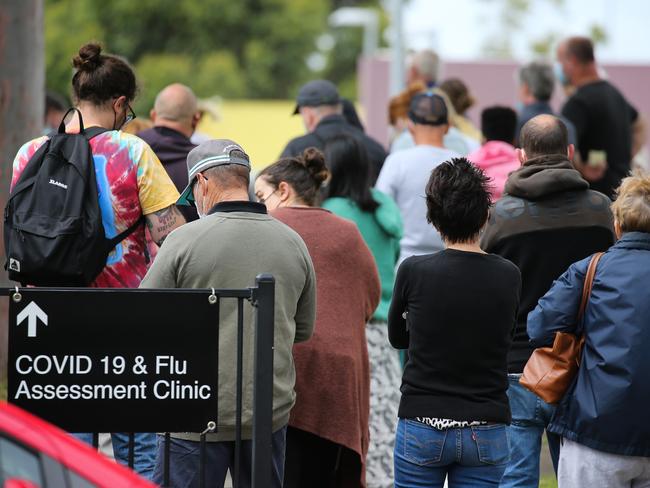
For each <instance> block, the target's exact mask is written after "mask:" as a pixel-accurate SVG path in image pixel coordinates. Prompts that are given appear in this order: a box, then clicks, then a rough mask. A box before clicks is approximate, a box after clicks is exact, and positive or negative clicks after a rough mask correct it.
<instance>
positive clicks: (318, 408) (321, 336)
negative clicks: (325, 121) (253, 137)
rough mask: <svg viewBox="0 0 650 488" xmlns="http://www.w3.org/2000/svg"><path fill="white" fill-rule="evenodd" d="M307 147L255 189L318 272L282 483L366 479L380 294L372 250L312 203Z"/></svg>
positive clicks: (315, 153)
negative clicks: (373, 334) (371, 330)
mask: <svg viewBox="0 0 650 488" xmlns="http://www.w3.org/2000/svg"><path fill="white" fill-rule="evenodd" d="M328 176H329V173H328V170H327V167H326V166H325V160H324V156H323V153H321V152H320V151H319V150H317V149H315V148H309V149H306V150H305V151H304V153H303V154H302V155H301V156H299V157H294V158H287V159H281V160H280V161H278V162H276V163H274V164H272V165H271V166H269V167H268V168H266V169H264V170H263V171H262V172H261V173H260V175H259V176H258V178H257V180H256V182H255V195H256V196H257V200H258V201H259V202H262V203H265V204H266V206H267V207H268V209H269V210H270V211H271V215H273V216H274V217H275V218H277V219H278V220H280V221H282V222H284V223H285V224H287V225H288V226H289V227H291V228H292V229H294V230H295V231H296V232H297V233H298V234H299V235H300V236H301V237H302V238H303V240H304V241H305V244H307V249H308V250H309V253H310V255H311V258H312V260H313V262H314V268H315V270H316V283H317V284H316V290H317V300H316V303H317V309H316V324H315V328H314V335H313V336H312V338H311V339H310V340H309V341H307V342H305V343H302V344H296V345H295V346H294V348H293V354H294V361H295V366H296V386H295V389H296V404H295V406H294V407H293V409H292V411H291V417H290V419H289V428H288V429H287V449H286V461H285V475H284V476H285V481H284V486H285V487H290V488H293V487H304V486H310V487H321V486H322V487H334V486H336V487H360V486H366V483H365V461H366V454H367V451H368V415H369V409H370V372H369V365H368V349H367V345H366V333H365V329H366V323H367V321H368V320H369V319H370V318H371V317H372V315H373V313H374V311H375V309H376V308H377V305H378V304H379V299H380V296H381V285H380V282H379V276H378V273H377V267H376V265H375V261H374V259H373V256H372V254H371V252H370V250H369V249H368V246H366V244H365V242H364V240H363V237H362V236H361V234H360V233H359V231H358V230H357V227H356V225H355V224H354V223H353V222H350V221H348V220H344V219H342V218H340V217H337V216H335V215H333V214H332V213H331V212H330V211H328V210H325V209H323V208H318V207H315V205H316V204H317V200H318V196H319V193H320V188H321V185H322V184H323V182H325V180H326V179H327V178H328Z"/></svg>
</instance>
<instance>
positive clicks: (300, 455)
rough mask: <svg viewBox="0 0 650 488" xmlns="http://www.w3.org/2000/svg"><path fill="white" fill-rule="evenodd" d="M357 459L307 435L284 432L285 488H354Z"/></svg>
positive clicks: (357, 481)
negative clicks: (285, 437) (285, 433)
mask: <svg viewBox="0 0 650 488" xmlns="http://www.w3.org/2000/svg"><path fill="white" fill-rule="evenodd" d="M359 486H361V460H360V459H359V455H358V454H357V453H356V452H354V451H352V450H351V449H348V448H347V447H344V446H342V445H340V444H336V443H334V442H331V441H328V440H327V439H323V438H322V437H318V436H317V435H314V434H312V433H310V432H306V431H304V430H300V429H296V428H294V427H288V428H287V450H286V456H285V464H284V488H307V487H308V488H357V487H359Z"/></svg>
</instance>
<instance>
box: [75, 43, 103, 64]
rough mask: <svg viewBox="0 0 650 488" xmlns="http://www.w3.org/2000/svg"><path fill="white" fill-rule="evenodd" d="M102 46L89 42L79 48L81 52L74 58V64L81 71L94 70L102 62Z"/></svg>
mask: <svg viewBox="0 0 650 488" xmlns="http://www.w3.org/2000/svg"><path fill="white" fill-rule="evenodd" d="M101 53H102V47H101V46H100V45H99V44H96V43H92V42H90V43H88V44H85V45H83V46H81V48H79V54H77V55H76V56H75V57H74V58H73V59H72V65H73V66H74V67H75V68H76V69H78V70H79V71H94V70H95V69H97V68H98V67H99V66H100V65H101V64H102V56H101Z"/></svg>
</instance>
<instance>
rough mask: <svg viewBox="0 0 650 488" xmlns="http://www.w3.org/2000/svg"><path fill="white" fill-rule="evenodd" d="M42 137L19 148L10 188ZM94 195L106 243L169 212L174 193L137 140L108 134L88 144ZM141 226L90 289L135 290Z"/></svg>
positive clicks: (143, 261) (143, 263)
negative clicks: (144, 217)
mask: <svg viewBox="0 0 650 488" xmlns="http://www.w3.org/2000/svg"><path fill="white" fill-rule="evenodd" d="M45 141H47V136H44V137H39V138H38V139H34V140H32V141H30V142H28V143H26V144H25V145H23V146H22V147H21V148H20V150H19V151H18V154H17V155H16V159H15V160H14V164H13V175H12V178H11V188H12V189H13V187H14V185H15V184H16V183H17V182H18V178H20V175H21V174H22V172H23V170H24V169H25V166H26V165H27V162H28V161H29V159H30V158H31V157H32V156H33V155H34V153H35V152H36V151H37V150H38V148H39V147H41V145H42V144H43V143H44V142H45ZM90 146H91V148H92V152H93V160H94V163H95V175H96V177H97V189H98V192H99V208H100V210H101V214H102V223H103V225H104V232H105V234H106V238H108V239H111V238H113V237H115V236H117V235H118V234H120V233H121V232H124V231H125V230H126V229H128V228H129V227H130V226H132V225H133V224H135V223H136V222H137V221H138V219H139V218H140V217H141V216H142V215H148V214H151V213H154V212H157V211H158V210H162V209H164V208H167V207H169V206H170V205H172V204H174V203H175V202H176V200H177V199H178V197H179V195H178V191H177V190H176V187H175V186H174V183H173V182H172V181H171V179H170V178H169V176H168V175H167V172H166V171H165V169H164V168H163V166H162V164H161V163H160V161H159V160H158V158H157V157H156V155H155V154H154V152H153V151H152V150H151V148H150V147H149V146H148V145H147V143H146V142H144V141H143V140H142V139H140V138H139V137H136V136H134V135H131V134H127V133H126V132H120V131H116V130H113V131H108V132H104V133H102V134H100V135H98V136H95V137H93V138H92V139H91V140H90ZM145 245H146V243H145V230H144V225H143V226H140V227H138V228H137V229H136V230H135V231H134V232H133V233H132V234H131V235H130V236H129V237H127V238H126V239H124V240H123V241H122V242H121V243H120V244H118V245H117V246H116V247H115V249H113V251H112V252H111V253H110V255H109V256H108V259H107V262H106V267H105V268H104V270H103V271H102V272H101V273H100V274H99V276H98V277H97V279H96V280H95V281H94V282H93V283H92V285H91V286H94V287H102V288H137V287H138V286H139V285H140V281H142V278H144V275H145V274H146V272H147V267H148V263H147V258H146V254H145Z"/></svg>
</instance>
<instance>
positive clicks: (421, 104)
mask: <svg viewBox="0 0 650 488" xmlns="http://www.w3.org/2000/svg"><path fill="white" fill-rule="evenodd" d="M408 115H409V119H411V120H412V121H413V122H414V123H416V124H421V125H445V124H447V123H448V113H447V104H446V103H445V100H444V98H442V97H441V96H440V95H436V94H435V93H431V92H426V93H418V94H417V95H415V96H414V97H413V98H412V99H411V105H410V107H409V113H408Z"/></svg>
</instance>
